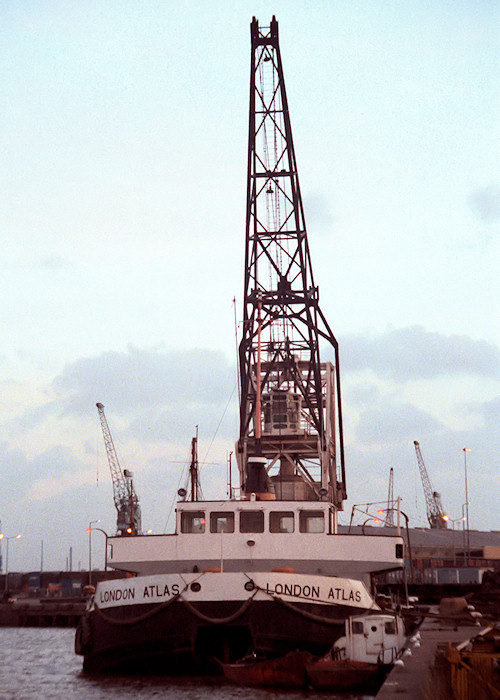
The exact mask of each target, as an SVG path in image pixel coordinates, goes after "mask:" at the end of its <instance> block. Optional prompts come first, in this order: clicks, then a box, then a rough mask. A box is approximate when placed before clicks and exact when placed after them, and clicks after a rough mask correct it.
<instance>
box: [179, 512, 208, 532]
mask: <svg viewBox="0 0 500 700" xmlns="http://www.w3.org/2000/svg"><path fill="white" fill-rule="evenodd" d="M181 532H185V533H193V534H194V533H201V532H205V513H204V511H202V510H191V511H184V512H183V513H181Z"/></svg>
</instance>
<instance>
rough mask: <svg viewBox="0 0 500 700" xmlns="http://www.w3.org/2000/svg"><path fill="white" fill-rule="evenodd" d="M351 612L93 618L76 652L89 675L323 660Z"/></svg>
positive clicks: (140, 609)
mask: <svg viewBox="0 0 500 700" xmlns="http://www.w3.org/2000/svg"><path fill="white" fill-rule="evenodd" d="M354 612H357V613H359V612H360V611H359V608H358V609H357V610H354V609H353V608H352V607H350V606H331V605H318V604H308V603H294V605H293V607H292V606H287V605H284V604H282V603H280V602H277V601H255V600H253V601H251V602H250V603H249V604H247V603H243V602H242V601H233V602H215V601H212V602H205V603H203V602H201V601H200V602H198V603H196V606H194V605H192V604H186V603H185V602H184V601H182V600H176V601H175V602H171V604H169V605H168V606H162V605H141V606H134V605H129V606H122V607H115V608H111V609H109V608H108V609H106V610H103V611H101V610H99V609H97V610H93V611H91V612H88V613H86V615H85V616H84V617H83V618H82V620H81V621H80V624H79V627H78V630H77V635H76V642H75V646H76V651H77V653H79V654H82V655H83V656H84V662H83V668H84V671H85V672H87V673H100V672H110V671H117V672H127V673H134V672H135V673H143V672H149V673H158V672H159V673H173V674H176V675H182V674H183V673H189V674H190V675H192V674H194V673H203V674H207V673H218V672H220V667H219V664H217V662H216V659H217V660H218V661H221V662H224V663H234V662H235V661H237V660H238V659H240V658H241V657H243V656H245V655H246V654H248V653H249V652H250V651H257V652H258V653H262V654H264V655H266V656H268V657H273V656H282V655H284V654H286V653H287V652H289V651H295V650H301V651H308V652H310V653H312V654H314V655H322V654H324V653H326V651H327V650H328V649H329V648H330V647H331V645H332V644H333V642H334V641H335V640H336V639H337V638H338V637H340V636H341V635H342V634H343V633H344V621H345V618H346V617H348V616H349V615H351V614H353V613H354Z"/></svg>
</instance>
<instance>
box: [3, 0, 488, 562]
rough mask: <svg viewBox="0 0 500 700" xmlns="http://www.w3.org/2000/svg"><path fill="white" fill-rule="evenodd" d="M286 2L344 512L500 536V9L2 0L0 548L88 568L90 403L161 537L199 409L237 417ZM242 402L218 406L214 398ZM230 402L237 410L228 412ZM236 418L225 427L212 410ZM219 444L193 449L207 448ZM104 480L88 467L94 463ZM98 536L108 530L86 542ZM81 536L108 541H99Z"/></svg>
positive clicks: (103, 502)
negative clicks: (241, 326)
mask: <svg viewBox="0 0 500 700" xmlns="http://www.w3.org/2000/svg"><path fill="white" fill-rule="evenodd" d="M272 14H276V16H277V19H278V22H279V28H280V43H281V50H282V54H283V61H284V69H285V79H286V85H287V91H288V97H289V103H290V109H291V117H292V127H293V132H294V140H295V148H296V153H297V158H298V166H299V176H300V181H301V188H302V194H303V197H304V201H305V208H306V221H307V224H308V231H309V238H310V246H311V253H312V258H313V267H314V272H315V278H316V283H317V284H318V285H319V287H320V299H321V305H322V310H323V312H324V313H325V315H326V317H327V318H328V320H329V323H330V325H331V326H332V328H333V330H334V332H335V334H336V336H337V338H338V340H339V343H340V350H341V361H342V381H343V387H344V412H345V428H346V434H347V440H348V444H347V478H348V492H349V496H350V498H349V503H348V505H347V512H349V510H350V506H351V505H352V503H355V502H360V501H368V500H379V499H383V498H385V497H386V494H387V484H388V474H389V469H390V467H394V470H395V491H396V492H397V493H399V494H400V495H401V496H402V497H403V506H404V508H405V510H406V511H407V512H408V514H409V515H410V517H411V519H412V524H414V525H425V524H426V517H425V504H424V501H423V492H422V487H421V484H420V479H419V476H418V471H417V468H416V462H415V455H414V452H413V440H415V439H417V440H419V441H420V443H421V448H422V452H423V455H424V459H425V460H426V463H427V466H428V470H429V474H430V477H431V481H432V483H433V487H434V488H435V489H437V490H439V491H441V492H442V497H443V502H444V504H445V508H446V510H448V511H449V512H450V514H451V516H452V517H459V516H460V514H461V504H462V503H463V502H464V500H465V496H464V479H463V453H461V452H460V448H461V447H463V446H464V445H465V444H467V446H469V447H471V448H472V451H471V452H470V453H469V457H468V459H469V463H470V469H469V476H470V479H469V482H470V483H469V491H470V499H471V506H470V517H471V526H472V527H481V528H487V529H499V530H500V521H499V517H498V514H497V509H496V508H494V507H493V504H494V503H495V501H498V498H499V496H500V493H499V492H500V480H499V457H498V455H499V453H500V445H499V438H498V427H497V426H498V419H499V415H498V414H499V410H500V397H499V392H498V385H499V377H500V328H499V323H498V311H497V308H498V302H499V297H500V289H499V286H500V285H499V282H498V272H497V270H498V263H499V234H500V175H499V172H500V167H499V166H500V151H499V148H500V147H499V143H500V140H499V136H500V134H499V123H500V122H499V118H500V104H499V90H498V76H499V74H500V6H499V5H498V4H497V3H494V2H489V1H486V0H484V1H480V0H474V1H473V0H469V1H463V2H457V1H454V2H451V1H450V2H445V1H441V0H433V1H432V2H431V1H429V2H425V1H422V2H410V1H406V0H401V1H399V2H396V1H394V2H390V1H389V2H387V1H382V0H372V1H368V0H367V1H365V2H353V1H348V0H338V1H337V2H334V1H329V2H326V1H325V2H315V3H313V4H312V7H306V6H305V5H304V3H299V2H295V1H291V0H288V1H287V2H284V1H282V2H280V1H278V2H273V3H269V2H252V3H250V2H246V1H244V0H242V1H240V2H238V1H235V2H222V1H220V2H218V1H215V0H214V1H211V0H205V1H204V2H175V3H174V2H169V1H164V2H159V1H158V2H153V1H150V0H145V1H144V2H141V3H137V2H132V1H130V2H129V1H127V0H120V1H116V2H113V1H107V2H105V1H104V0H94V1H89V2H80V1H78V2H76V1H74V2H72V1H70V0H68V1H67V2H63V1H61V2H57V1H53V2H51V1H48V0H47V1H46V2H43V1H39V2H34V1H33V2H29V1H28V2H26V1H22V2H21V1H19V2H9V1H5V2H1V3H0V71H1V74H0V78H1V83H2V91H1V109H0V142H1V147H2V161H1V166H0V177H1V187H0V227H1V229H0V230H1V232H2V241H3V255H2V257H1V260H0V266H1V278H0V279H1V286H2V291H1V302H0V309H1V318H2V326H3V329H4V333H3V338H2V342H1V346H0V381H1V383H2V400H1V402H0V483H1V491H0V494H1V498H0V519H1V521H2V529H3V530H4V531H5V532H6V533H7V534H8V535H10V534H17V532H22V533H23V539H22V540H20V541H19V542H16V543H15V544H13V545H12V548H11V550H10V551H9V559H10V561H11V566H12V567H13V568H18V569H24V570H28V569H34V568H37V567H38V565H39V551H40V541H41V540H42V539H43V540H44V546H45V566H46V568H54V569H57V568H64V567H65V558H66V556H67V552H68V551H69V547H70V546H72V547H73V550H74V554H73V561H74V562H75V563H77V562H78V561H80V560H81V563H82V566H85V557H86V544H87V543H86V535H85V532H84V529H85V527H86V526H87V524H88V521H89V520H93V519H95V518H100V519H101V523H102V526H104V527H105V528H106V529H107V530H108V531H110V532H111V531H112V530H113V528H114V524H115V513H114V507H113V502H112V494H111V485H110V483H109V473H108V470H107V465H106V461H105V453H104V448H103V445H102V437H101V435H100V428H99V423H98V416H97V411H96V409H95V403H96V401H101V402H102V403H104V405H105V407H106V412H107V415H108V420H109V423H110V426H111V430H112V433H113V435H114V437H115V440H116V442H117V447H118V449H119V453H120V458H121V460H122V463H123V465H124V466H125V467H128V468H132V469H135V472H136V482H137V487H138V489H139V492H140V494H141V497H142V501H143V513H144V524H145V526H146V527H152V528H153V529H155V530H156V531H162V530H163V528H164V526H165V522H166V520H167V516H168V512H169V509H170V504H171V498H172V494H173V492H174V491H175V489H176V487H177V482H178V480H179V472H180V471H181V469H182V464H180V465H179V464H178V462H179V460H180V461H182V460H183V459H184V458H185V457H186V455H187V454H188V451H189V440H190V436H191V435H192V434H193V431H194V426H195V425H196V424H198V425H199V426H200V457H201V458H202V459H203V458H204V457H205V454H206V455H207V461H208V462H210V463H213V464H214V465H220V466H207V467H205V468H204V470H203V474H202V480H203V482H204V485H205V491H206V493H207V494H208V495H213V496H219V495H220V496H223V495H224V493H225V486H224V481H225V478H224V471H225V469H224V464H225V460H226V457H227V454H228V451H229V450H231V449H232V444H233V441H234V439H235V437H236V434H237V424H236V417H235V405H234V401H235V398H236V395H235V394H234V393H232V392H233V389H234V385H235V381H236V377H235V372H234V362H235V353H234V347H235V339H234V310H233V306H232V298H233V296H236V299H237V304H238V306H237V315H238V318H239V315H240V313H241V293H242V288H243V244H244V212H245V181H246V172H245V168H246V149H247V123H248V86H249V57H250V39H249V24H250V21H251V18H252V15H255V16H257V17H258V18H259V20H260V21H261V23H262V24H267V23H268V22H269V20H270V18H271V16H272ZM231 396H232V402H230V399H231ZM228 402H230V405H229V408H228V409H227V410H226V412H225V414H224V411H225V409H226V406H227V404H228ZM223 414H224V419H223V421H222V424H221V427H220V429H219V431H218V432H217V435H216V436H215V438H214V433H215V431H216V428H217V426H218V424H219V422H220V420H221V418H222V416H223ZM210 445H211V447H210V450H209V446H210ZM97 477H98V478H97ZM96 537H97V536H96ZM96 546H97V545H96Z"/></svg>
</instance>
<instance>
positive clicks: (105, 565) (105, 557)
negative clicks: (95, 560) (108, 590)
mask: <svg viewBox="0 0 500 700" xmlns="http://www.w3.org/2000/svg"><path fill="white" fill-rule="evenodd" d="M97 522H99V521H97ZM90 529H91V530H98V531H99V532H102V534H103V535H104V537H105V538H106V543H105V546H104V571H107V570H108V537H109V535H108V533H107V532H106V531H105V530H103V529H102V527H92V528H90Z"/></svg>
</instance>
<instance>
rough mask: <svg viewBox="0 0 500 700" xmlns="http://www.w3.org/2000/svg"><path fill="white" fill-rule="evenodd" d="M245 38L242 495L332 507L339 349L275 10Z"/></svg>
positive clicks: (338, 467) (339, 457) (338, 479)
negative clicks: (312, 243)
mask: <svg viewBox="0 0 500 700" xmlns="http://www.w3.org/2000/svg"><path fill="white" fill-rule="evenodd" d="M251 40H252V68H251V74H250V75H251V78H250V130H249V143H248V177H247V214H246V254H245V283H244V303H243V323H242V339H241V343H240V346H239V367H240V386H241V397H240V435H239V440H238V444H237V450H236V457H237V461H238V467H239V470H240V474H241V481H242V484H243V493H244V494H245V498H257V500H259V499H261V500H264V499H267V500H269V499H271V498H276V499H277V500H327V501H329V502H330V503H331V504H332V506H333V508H334V510H340V509H341V508H342V503H343V501H344V499H345V498H346V497H347V493H346V482H345V467H344V444H343V430H342V407H341V397H340V374H339V350H338V343H337V340H336V339H335V336H334V335H333V333H332V331H331V329H330V327H329V325H328V323H327V321H326V318H325V317H324V315H323V313H322V311H321V309H320V306H319V293H318V288H317V286H316V285H315V283H314V279H313V272H312V267H311V259H310V255H309V245H308V240H307V232H306V224H305V219H304V208H303V204H302V198H301V193H300V186H299V179H298V173H297V162H296V158H295V150H294V146H293V140H292V128H291V123H290V113H289V109H288V100H287V94H286V90H285V81H284V76H283V66H282V62H281V53H280V47H279V40H278V23H277V21H276V18H275V17H273V19H272V21H271V24H270V26H267V27H262V26H259V24H258V22H257V20H256V19H255V18H254V19H253V21H252V25H251ZM320 343H321V344H324V345H325V350H326V354H327V355H328V359H329V361H326V362H325V361H322V360H321V359H320ZM328 346H330V347H329V348H328ZM276 470H277V473H276ZM273 472H274V476H272V475H271V474H272V473H273Z"/></svg>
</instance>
